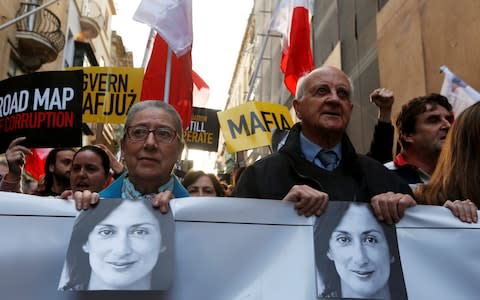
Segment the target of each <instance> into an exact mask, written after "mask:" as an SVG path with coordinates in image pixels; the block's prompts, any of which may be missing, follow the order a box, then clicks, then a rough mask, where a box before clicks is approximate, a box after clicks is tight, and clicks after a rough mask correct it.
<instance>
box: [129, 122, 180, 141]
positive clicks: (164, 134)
mask: <svg viewBox="0 0 480 300" xmlns="http://www.w3.org/2000/svg"><path fill="white" fill-rule="evenodd" d="M150 132H152V133H153V136H154V137H155V140H156V141H157V142H160V143H165V144H170V143H171V142H173V140H174V139H175V138H176V137H177V131H175V129H172V128H170V127H158V128H155V129H148V128H147V127H146V126H143V125H137V126H131V127H127V137H128V138H129V139H131V140H132V141H144V140H146V139H147V137H148V135H149V134H150Z"/></svg>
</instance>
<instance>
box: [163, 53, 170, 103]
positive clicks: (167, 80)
mask: <svg viewBox="0 0 480 300" xmlns="http://www.w3.org/2000/svg"><path fill="white" fill-rule="evenodd" d="M171 77H172V49H171V48H170V46H168V50H167V65H166V66H165V85H164V87H165V92H164V93H163V102H165V103H168V99H170V79H171Z"/></svg>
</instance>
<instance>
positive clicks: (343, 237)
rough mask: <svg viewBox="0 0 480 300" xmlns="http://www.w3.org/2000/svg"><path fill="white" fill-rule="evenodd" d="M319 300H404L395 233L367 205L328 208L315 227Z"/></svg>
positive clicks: (333, 203)
mask: <svg viewBox="0 0 480 300" xmlns="http://www.w3.org/2000/svg"><path fill="white" fill-rule="evenodd" d="M314 245H315V263H316V270H317V277H318V278H317V297H318V298H320V299H325V298H339V299H384V300H394V299H395V300H404V299H405V300H406V299H407V294H406V289H405V282H404V279H403V272H402V266H401V262H400V254H399V251H398V242H397V237H396V230H395V227H394V226H393V225H387V224H383V223H379V222H378V221H377V219H376V218H375V217H374V215H373V213H372V211H371V207H370V206H369V204H367V203H356V202H331V203H329V205H328V208H327V211H326V212H325V213H324V214H323V215H322V216H321V217H319V218H318V219H317V222H316V224H315V227H314Z"/></svg>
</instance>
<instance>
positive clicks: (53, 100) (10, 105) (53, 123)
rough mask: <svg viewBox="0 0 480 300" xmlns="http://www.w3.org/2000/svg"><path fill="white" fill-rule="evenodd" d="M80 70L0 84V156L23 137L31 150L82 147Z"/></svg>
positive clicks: (32, 76) (22, 77) (9, 79)
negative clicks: (16, 140) (12, 143)
mask: <svg viewBox="0 0 480 300" xmlns="http://www.w3.org/2000/svg"><path fill="white" fill-rule="evenodd" d="M82 83H83V72H82V71H52V72H38V73H32V74H28V75H22V76H16V77H12V78H8V79H6V80H3V81H0V136H1V139H0V153H3V152H5V151H6V149H7V148H8V145H9V144H10V142H11V141H12V140H14V139H15V138H17V137H21V136H24V137H26V138H27V139H26V140H25V142H22V145H24V146H26V147H32V148H55V147H76V146H81V144H82V99H83V90H82Z"/></svg>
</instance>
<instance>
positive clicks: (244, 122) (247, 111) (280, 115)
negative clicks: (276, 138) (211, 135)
mask: <svg viewBox="0 0 480 300" xmlns="http://www.w3.org/2000/svg"><path fill="white" fill-rule="evenodd" d="M217 114H218V120H219V122H220V129H221V131H222V134H223V137H224V138H225V142H226V144H227V150H228V152H230V153H233V152H238V151H243V150H248V149H253V148H258V147H263V146H269V145H271V142H272V129H273V128H278V129H280V130H287V129H290V128H291V127H292V126H293V121H292V118H291V116H290V112H289V111H288V108H287V107H286V106H284V105H281V104H274V103H269V102H257V101H249V102H247V103H244V104H241V105H239V106H236V107H234V108H231V109H229V110H226V111H224V112H218V113H217Z"/></svg>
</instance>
